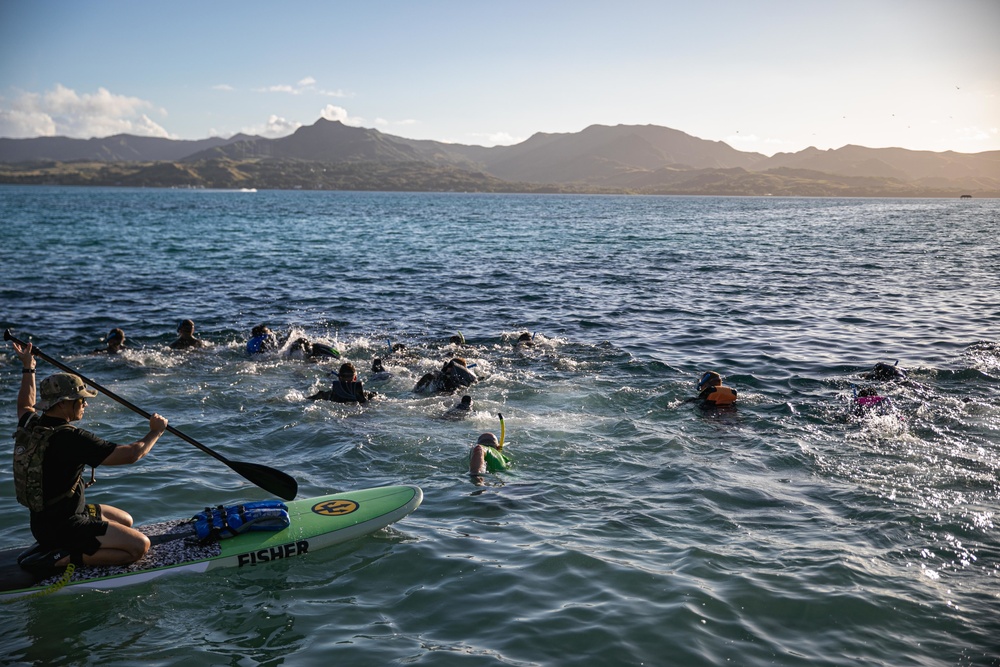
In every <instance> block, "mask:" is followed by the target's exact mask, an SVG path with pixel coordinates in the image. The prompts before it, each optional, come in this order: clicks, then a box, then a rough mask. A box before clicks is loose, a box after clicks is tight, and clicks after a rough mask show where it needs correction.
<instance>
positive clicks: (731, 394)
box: [690, 371, 736, 407]
mask: <svg viewBox="0 0 1000 667" xmlns="http://www.w3.org/2000/svg"><path fill="white" fill-rule="evenodd" d="M698 392H699V393H698V396H696V397H695V398H693V399H690V400H692V401H696V402H697V403H698V404H699V405H701V406H702V407H717V406H720V405H732V404H733V403H735V402H736V390H735V389H733V388H732V387H727V386H726V385H724V384H722V376H721V375H719V374H718V373H716V372H715V371H708V372H707V373H705V374H704V375H702V376H701V380H699V382H698Z"/></svg>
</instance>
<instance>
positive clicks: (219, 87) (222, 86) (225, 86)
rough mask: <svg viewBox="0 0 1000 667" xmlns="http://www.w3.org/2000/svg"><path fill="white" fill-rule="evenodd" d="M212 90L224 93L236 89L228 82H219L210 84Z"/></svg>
mask: <svg viewBox="0 0 1000 667" xmlns="http://www.w3.org/2000/svg"><path fill="white" fill-rule="evenodd" d="M212 90H221V91H223V92H226V93H231V92H233V91H234V90H236V89H235V88H233V87H232V86H230V85H229V84H228V83H220V84H218V85H215V86H212Z"/></svg>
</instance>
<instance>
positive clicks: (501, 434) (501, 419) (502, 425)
mask: <svg viewBox="0 0 1000 667" xmlns="http://www.w3.org/2000/svg"><path fill="white" fill-rule="evenodd" d="M497 417H499V418H500V443H499V444H498V445H497V449H500V450H502V449H503V437H504V435H505V433H506V429H505V428H504V424H503V414H502V413H500V412H498V413H497Z"/></svg>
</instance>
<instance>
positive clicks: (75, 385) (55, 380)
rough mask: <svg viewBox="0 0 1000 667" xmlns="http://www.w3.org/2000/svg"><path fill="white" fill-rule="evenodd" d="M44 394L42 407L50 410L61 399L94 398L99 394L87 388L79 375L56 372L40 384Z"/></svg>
mask: <svg viewBox="0 0 1000 667" xmlns="http://www.w3.org/2000/svg"><path fill="white" fill-rule="evenodd" d="M38 390H39V393H41V395H42V400H41V407H42V409H43V410H48V409H49V408H51V407H52V406H54V405H55V404H56V403H58V402H59V401H69V400H74V399H77V398H93V397H94V396H97V392H96V391H92V390H90V389H87V386H86V385H85V384H83V380H81V379H80V377H79V376H78V375H73V374H72V373H56V374H55V375H50V376H48V377H47V378H45V379H44V380H42V382H41V384H40V385H39V386H38Z"/></svg>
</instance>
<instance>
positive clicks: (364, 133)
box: [0, 119, 1000, 197]
mask: <svg viewBox="0 0 1000 667" xmlns="http://www.w3.org/2000/svg"><path fill="white" fill-rule="evenodd" d="M77 161H87V162H91V163H108V164H116V165H119V166H118V167H116V168H115V169H110V170H107V172H106V173H107V174H108V178H111V177H112V176H110V174H112V172H113V173H114V174H116V176H115V178H116V179H117V180H115V182H118V183H123V182H127V181H131V180H132V178H133V177H134V178H139V179H140V180H141V181H142V182H143V183H148V184H150V185H157V184H160V185H163V186H169V185H174V184H175V183H174V181H176V180H177V178H178V177H179V176H178V175H179V174H187V176H185V178H187V179H188V180H191V179H194V180H195V181H197V179H198V178H203V179H208V180H206V181H205V182H204V183H202V185H205V186H206V187H228V186H221V185H208V182H209V181H210V180H211V179H210V178H209V177H208V176H207V174H210V173H215V172H214V170H213V169H212V168H208V167H207V166H206V165H212V164H226V165H229V167H227V169H231V170H235V172H238V173H240V174H241V176H240V178H237V179H235V181H234V182H236V181H239V182H242V180H243V179H244V178H250V177H251V176H253V175H255V176H256V177H257V178H260V179H262V180H263V181H266V182H267V183H269V184H272V185H249V186H248V187H275V185H273V184H279V183H280V184H282V185H279V186H277V187H302V188H317V187H322V188H330V187H352V188H357V189H379V181H378V180H377V179H378V178H380V177H386V175H387V174H390V173H395V174H400V173H405V178H403V179H402V180H400V179H399V178H397V179H395V180H392V179H390V180H391V182H389V181H387V182H385V183H384V184H383V189H392V188H396V187H399V183H400V182H404V181H405V183H406V184H407V185H406V188H404V189H434V188H435V187H440V188H441V189H446V190H454V189H460V190H465V189H472V190H482V191H490V192H500V191H538V190H539V189H541V190H546V191H571V192H595V191H599V192H639V193H662V194H667V193H672V194H758V195H761V194H788V195H812V196H940V197H950V196H958V195H959V194H972V195H974V196H1000V151H992V152H984V153H974V154H966V153H955V152H950V151H949V152H944V153H934V152H930V151H910V150H905V149H901V148H865V147H863V146H844V147H843V148H839V149H836V150H819V149H816V148H807V149H805V150H803V151H799V152H797V153H779V154H777V155H774V156H772V157H767V156H765V155H762V154H760V153H748V152H744V151H738V150H736V149H734V148H732V147H731V146H729V145H727V144H725V143H723V142H720V141H707V140H704V139H699V138H697V137H693V136H691V135H689V134H686V133H684V132H681V131H678V130H673V129H670V128H666V127H660V126H656V125H616V126H613V127H612V126H607V125H592V126H590V127H588V128H586V129H584V130H582V131H581V132H573V133H564V134H547V133H538V134H535V135H533V136H532V137H531V138H529V139H528V140H526V141H523V142H521V143H519V144H515V145H513V146H496V147H491V148H487V147H483V146H468V145H462V144H447V143H443V142H438V141H426V140H423V141H420V140H413V139H405V138H402V137H396V136H393V135H389V134H384V133H382V132H379V131H378V130H375V129H367V128H360V127H350V126H347V125H344V124H343V123H340V122H338V121H329V120H325V119H320V120H318V121H317V122H316V123H314V124H313V125H309V126H304V127H300V128H299V129H298V130H296V131H295V132H294V133H293V134H291V135H289V136H287V137H282V138H279V139H266V138H263V137H252V136H247V135H237V136H234V137H231V138H230V139H218V138H212V139H205V140H201V141H176V140H170V139H159V138H151V137H136V136H132V135H116V136H114V137H107V138H104V139H87V140H84V139H68V138H65V137H40V138H37V139H0V163H6V164H7V166H6V167H3V168H0V182H55V183H59V182H68V181H72V180H73V178H74V177H72V176H70V173H71V172H72V171H73V169H72V166H71V164H67V163H73V162H77ZM156 162H164V163H178V164H177V165H176V166H175V167H170V166H164V167H163V168H155V167H153V166H150V165H143V166H142V167H141V169H137V167H135V166H133V167H129V166H128V165H129V164H130V163H156ZM297 162H303V163H311V164H318V165H324V167H323V168H322V169H323V170H324V171H323V172H322V173H329V174H337V177H336V178H332V177H331V178H320V179H316V178H312V177H307V176H304V174H309V173H315V169H312V171H310V169H309V168H306V167H304V168H299V167H294V168H293V167H291V165H294V164H295V163H297ZM41 163H54V164H49V165H48V166H45V165H43V164H41ZM269 163H273V164H269ZM183 165H188V166H183ZM191 165H197V166H198V168H195V167H192V166H191ZM402 165H405V167H403V166H402ZM421 165H424V166H423V167H421ZM81 169H83V168H82V167H81ZM352 169H353V170H355V171H356V172H357V178H352V177H350V176H349V172H350V171H351V170H352ZM421 169H424V170H425V171H426V172H427V173H426V174H425V175H423V176H421V175H419V174H418V173H417V172H419V171H420V170H421ZM400 170H402V171H400ZM86 171H87V174H86V177H82V176H81V177H79V178H77V180H78V181H79V180H81V179H82V180H83V181H85V182H88V183H98V182H103V181H102V178H103V177H102V176H100V175H99V174H100V170H96V169H94V168H87V169H86ZM137 171H141V172H142V175H141V176H137V175H136V174H137ZM282 173H283V174H286V175H287V174H297V175H298V177H302V178H304V179H305V180H304V181H302V182H295V181H294V179H293V180H289V179H288V178H286V177H285V176H282V175H281V174H282ZM28 174H31V176H28ZM157 174H160V180H157V176H156V175H157ZM125 175H128V177H127V178H124V181H123V180H122V178H121V177H123V176H125ZM212 178H216V177H214V176H213V177H212ZM39 179H41V180H39ZM46 179H47V180H46ZM216 180H218V179H216ZM223 181H225V179H224V178H223V179H222V181H218V182H220V183H221V182H223ZM212 182H215V181H212ZM438 182H439V183H440V185H439V186H435V183H438ZM194 185H197V183H194Z"/></svg>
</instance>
